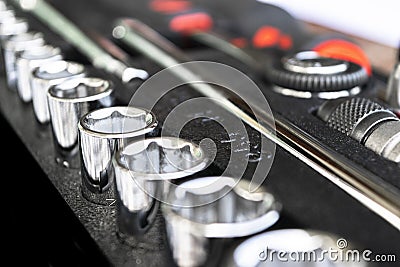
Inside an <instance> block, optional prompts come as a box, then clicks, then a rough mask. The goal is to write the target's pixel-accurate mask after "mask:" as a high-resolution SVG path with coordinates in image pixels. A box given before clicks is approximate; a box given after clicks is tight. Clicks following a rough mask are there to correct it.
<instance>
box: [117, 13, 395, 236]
mask: <svg viewBox="0 0 400 267" xmlns="http://www.w3.org/2000/svg"><path fill="white" fill-rule="evenodd" d="M113 33H114V37H115V38H118V39H121V41H123V42H124V43H125V44H127V45H129V46H130V47H131V48H133V49H135V50H137V51H139V52H140V53H141V54H142V55H144V56H146V57H147V58H149V59H151V60H153V61H154V62H156V63H157V64H159V65H160V66H162V67H166V68H168V67H170V66H172V65H176V64H179V63H182V62H187V61H190V59H188V58H187V56H186V55H185V54H184V53H183V52H182V51H181V50H180V49H179V48H177V47H176V46H174V45H173V44H172V43H171V42H169V41H168V40H166V39H165V38H164V37H162V36H161V35H160V34H158V33H157V32H155V31H154V30H152V29H151V28H149V27H148V26H147V25H145V24H143V23H140V22H138V21H134V20H126V19H121V20H119V21H118V22H117V24H116V26H115V27H114V30H113ZM186 74H187V72H186V73H185V74H184V73H175V75H176V76H177V77H179V78H181V79H182V80H183V81H187V80H189V81H190V77H189V78H188V77H186ZM192 75H195V74H192ZM190 86H191V87H192V88H193V89H194V90H195V91H198V92H200V93H201V94H203V95H205V96H208V97H211V98H213V99H218V100H219V101H218V102H220V104H221V107H223V108H225V109H226V110H228V111H229V112H231V113H232V114H234V115H236V116H237V117H238V118H240V119H241V120H243V122H244V123H246V124H247V125H249V126H250V127H251V128H253V129H255V130H256V131H258V132H260V133H261V134H262V135H263V136H265V137H266V138H268V139H269V140H271V141H273V142H275V143H276V144H277V145H279V146H280V147H282V148H283V149H284V150H286V151H287V152H288V153H290V154H291V155H293V156H294V157H296V158H298V159H299V160H301V161H302V162H304V163H305V164H306V165H308V166H309V167H310V168H312V169H314V170H315V171H316V172H318V173H319V174H321V175H322V176H323V177H325V178H326V179H327V180H329V181H330V182H332V183H334V184H335V185H336V186H337V187H339V188H340V189H342V190H343V191H345V192H346V193H347V194H349V195H350V196H352V197H353V198H354V199H356V200H357V201H359V202H361V203H362V204H363V205H365V206H366V207H367V208H369V209H370V210H372V211H373V212H375V213H376V214H378V215H379V216H381V217H382V218H384V219H385V220H386V221H387V222H389V223H390V224H392V225H393V226H395V227H396V228H397V229H400V204H399V203H400V192H399V190H398V189H397V188H395V187H394V186H391V185H389V184H388V183H387V182H385V181H383V180H382V179H381V178H379V177H378V176H376V175H375V174H373V173H371V172H370V171H368V170H367V169H365V168H362V167H360V166H356V165H355V164H354V163H353V162H352V161H351V160H349V159H348V158H345V157H343V156H342V155H340V154H339V153H338V152H336V151H333V150H332V149H330V148H329V147H327V146H326V145H323V144H322V143H321V142H320V141H318V140H317V139H316V138H314V137H313V136H311V135H309V134H308V133H306V132H304V131H303V130H301V129H300V128H298V127H297V126H296V125H294V124H293V123H291V122H290V121H288V120H287V119H285V118H284V117H282V116H280V115H279V114H275V115H274V119H275V125H276V133H277V134H274V133H273V132H272V131H271V130H270V127H269V124H270V123H269V121H270V120H271V118H268V117H266V116H265V115H263V114H265V112H264V110H262V109H260V108H259V107H258V105H257V103H252V104H251V109H252V110H253V111H255V110H256V113H257V114H259V115H260V117H261V120H259V121H256V120H255V119H254V118H253V117H251V116H249V115H248V114H247V113H246V111H245V110H246V109H245V108H242V107H241V106H240V104H237V103H234V102H231V101H229V100H227V99H226V97H225V96H221V93H220V91H219V90H218V89H216V88H213V87H208V90H203V89H204V88H199V87H198V86H196V84H191V85H190ZM218 102H217V103H218Z"/></svg>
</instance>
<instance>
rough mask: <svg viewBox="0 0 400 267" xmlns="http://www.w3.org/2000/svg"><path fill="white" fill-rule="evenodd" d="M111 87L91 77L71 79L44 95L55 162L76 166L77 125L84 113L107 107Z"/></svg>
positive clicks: (110, 95) (109, 101)
mask: <svg viewBox="0 0 400 267" xmlns="http://www.w3.org/2000/svg"><path fill="white" fill-rule="evenodd" d="M113 90H114V89H113V87H112V85H111V83H110V82H109V81H107V80H103V79H100V78H94V77H84V78H72V79H69V80H65V81H64V82H62V83H60V84H57V85H54V86H52V87H50V88H49V90H48V92H47V100H48V105H49V111H50V121H51V126H52V130H53V139H54V142H55V146H56V152H57V153H58V155H57V161H58V162H60V163H62V164H63V165H64V166H66V167H73V168H74V167H79V166H78V163H77V164H74V163H75V162H76V157H75V155H76V154H77V151H78V122H79V120H80V119H81V117H82V116H83V115H85V114H86V113H88V112H90V111H92V110H95V109H98V108H102V107H108V106H111V105H112V103H113V96H112V92H113Z"/></svg>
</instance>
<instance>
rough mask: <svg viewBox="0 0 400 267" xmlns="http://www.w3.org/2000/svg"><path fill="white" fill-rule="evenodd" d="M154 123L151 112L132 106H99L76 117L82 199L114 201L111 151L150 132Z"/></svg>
mask: <svg viewBox="0 0 400 267" xmlns="http://www.w3.org/2000/svg"><path fill="white" fill-rule="evenodd" d="M156 126H157V120H156V118H155V116H154V114H153V113H151V112H149V111H147V110H143V109H139V108H134V107H109V108H102V109H98V110H95V111H92V112H89V113H87V114H86V115H84V116H83V117H82V118H81V119H80V121H79V125H78V129H79V151H80V156H81V174H82V193H83V195H84V196H85V197H86V199H88V200H89V201H92V202H94V203H97V204H101V205H110V204H111V203H113V202H114V201H113V200H114V199H115V194H114V186H113V180H114V168H113V166H112V160H113V157H114V154H115V152H116V151H118V150H120V149H121V148H123V146H124V144H127V143H130V142H133V141H135V140H138V139H140V138H144V137H145V136H146V135H148V134H151V133H154V130H155V128H156Z"/></svg>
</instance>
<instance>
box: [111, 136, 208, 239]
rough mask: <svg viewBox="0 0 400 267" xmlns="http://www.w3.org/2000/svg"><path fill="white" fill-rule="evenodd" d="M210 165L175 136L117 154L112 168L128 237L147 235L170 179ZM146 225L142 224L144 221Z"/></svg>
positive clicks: (121, 220)
mask: <svg viewBox="0 0 400 267" xmlns="http://www.w3.org/2000/svg"><path fill="white" fill-rule="evenodd" d="M207 164H208V158H207V157H206V155H205V153H204V151H203V150H202V149H201V148H200V147H199V146H197V145H195V144H193V143H191V142H189V141H186V140H183V139H179V138H174V137H159V138H148V139H144V140H141V141H137V142H133V143H130V144H128V145H126V146H124V148H123V149H122V150H121V151H119V152H117V153H116V155H115V157H114V160H113V165H114V169H115V181H116V188H117V204H118V205H117V212H118V215H117V224H118V228H119V231H120V232H122V233H124V234H127V235H135V234H137V233H143V232H145V231H146V230H147V229H148V228H149V227H150V225H151V223H152V222H153V220H154V216H155V212H156V211H157V206H158V203H159V202H158V201H156V199H154V198H157V199H161V198H163V197H164V196H165V195H166V192H168V189H169V187H170V183H169V181H170V180H171V179H179V178H184V177H188V176H190V175H192V174H194V173H196V172H199V171H201V170H203V169H204V168H205V167H206V166H207ZM143 221H144V222H146V223H141V222H143Z"/></svg>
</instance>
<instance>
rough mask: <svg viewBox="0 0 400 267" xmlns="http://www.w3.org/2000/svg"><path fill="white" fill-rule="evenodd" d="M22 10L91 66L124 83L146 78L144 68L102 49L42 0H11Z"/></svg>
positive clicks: (146, 74)
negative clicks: (73, 47) (89, 62)
mask: <svg viewBox="0 0 400 267" xmlns="http://www.w3.org/2000/svg"><path fill="white" fill-rule="evenodd" d="M12 2H14V3H15V4H17V5H18V6H20V7H21V8H22V9H23V10H25V11H28V12H31V13H32V14H33V15H35V16H36V17H37V18H38V19H40V20H41V21H42V22H43V23H44V24H45V25H46V26H48V27H49V28H50V29H51V30H53V31H54V32H56V33H57V34H59V35H60V36H61V37H63V38H64V39H65V40H66V41H68V42H69V43H71V44H72V45H74V46H75V47H76V48H77V49H78V50H79V51H80V52H81V53H82V54H84V55H85V56H86V57H87V58H88V59H89V60H90V61H91V63H92V64H93V66H95V67H97V68H100V69H104V70H105V71H107V72H110V73H113V74H115V75H117V76H118V77H119V78H121V80H122V81H123V82H124V83H127V82H129V81H131V80H132V79H135V78H139V79H142V80H144V79H147V78H148V76H149V75H148V73H147V72H146V71H145V70H141V69H136V68H133V67H128V66H126V65H125V64H124V63H122V62H121V61H118V60H116V59H115V58H113V57H112V56H110V55H109V54H108V53H107V52H106V51H104V50H103V49H102V48H101V47H100V46H99V45H98V44H96V43H95V42H94V41H93V40H91V39H90V38H89V37H87V36H86V35H85V34H84V33H83V32H82V31H81V30H80V29H79V28H78V27H77V26H76V25H74V24H73V23H72V22H71V21H69V20H68V19H67V18H66V17H64V16H63V15H62V14H61V13H60V12H58V11H57V10H56V9H55V8H53V7H52V6H51V5H49V4H48V3H46V2H45V1H43V0H12Z"/></svg>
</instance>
